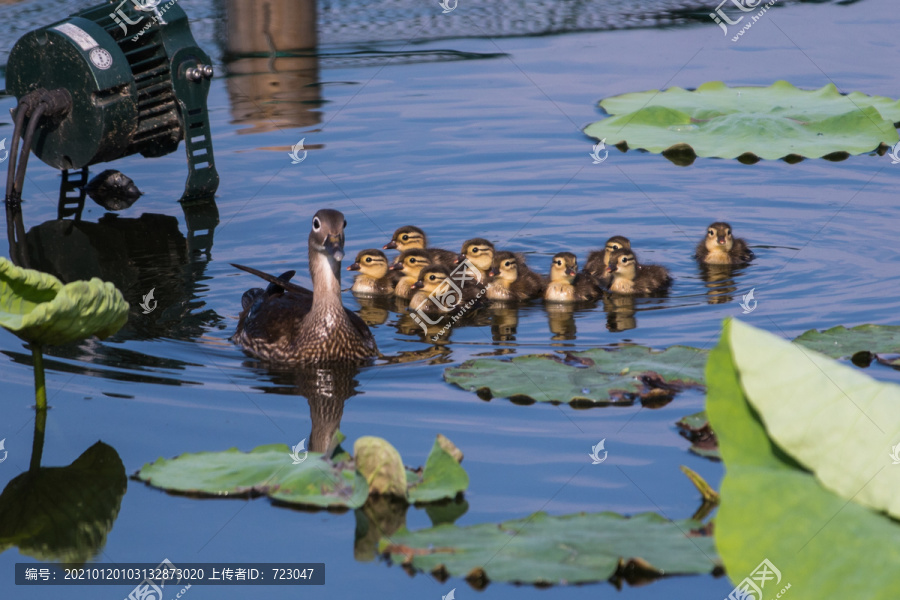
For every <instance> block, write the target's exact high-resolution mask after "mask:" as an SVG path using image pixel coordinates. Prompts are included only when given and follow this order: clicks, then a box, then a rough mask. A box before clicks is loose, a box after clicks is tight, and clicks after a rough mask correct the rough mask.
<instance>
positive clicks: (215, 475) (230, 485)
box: [136, 444, 369, 508]
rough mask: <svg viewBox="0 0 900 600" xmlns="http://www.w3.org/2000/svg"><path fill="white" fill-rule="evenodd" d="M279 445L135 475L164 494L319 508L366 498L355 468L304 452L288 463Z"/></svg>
mask: <svg viewBox="0 0 900 600" xmlns="http://www.w3.org/2000/svg"><path fill="white" fill-rule="evenodd" d="M293 462H294V461H293V460H292V458H291V450H290V448H288V447H287V446H286V445H284V444H269V445H266V446H259V447H257V448H254V449H253V450H251V451H250V452H241V451H240V450H238V449H237V448H231V449H229V450H225V451H223V452H197V453H196V454H182V455H181V456H178V457H175V458H172V459H168V460H167V459H164V458H159V459H158V460H157V461H156V462H154V463H148V464H146V465H144V467H143V468H142V469H141V470H140V471H139V472H138V473H137V475H136V477H137V478H138V479H139V480H141V481H144V482H146V483H148V484H150V485H152V486H154V487H158V488H161V489H164V490H166V491H170V492H180V493H184V494H198V495H211V496H256V495H266V496H269V497H270V498H272V499H274V500H277V501H279V502H284V503H286V504H296V505H300V506H309V507H319V508H341V507H344V508H358V507H360V506H362V505H363V504H364V503H365V501H366V498H367V497H368V496H369V487H368V485H367V484H366V480H365V478H364V477H363V476H362V475H360V474H359V473H358V472H357V471H356V470H355V469H352V468H347V467H345V466H344V465H343V464H340V463H339V464H335V463H333V462H331V461H330V460H329V459H328V458H326V457H324V456H323V455H322V454H319V453H316V452H310V453H309V454H308V456H307V457H306V459H305V460H303V462H301V463H299V464H293Z"/></svg>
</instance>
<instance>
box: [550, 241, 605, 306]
mask: <svg viewBox="0 0 900 600" xmlns="http://www.w3.org/2000/svg"><path fill="white" fill-rule="evenodd" d="M599 297H600V288H599V287H598V286H597V283H596V281H595V280H594V278H593V277H591V276H590V275H589V274H588V273H587V272H582V273H578V259H577V258H576V257H575V255H574V254H572V253H571V252H559V253H558V254H556V256H554V257H553V263H552V264H551V265H550V284H549V285H548V286H547V290H546V291H545V292H544V299H545V300H547V301H548V302H589V301H591V300H596V299H597V298H599Z"/></svg>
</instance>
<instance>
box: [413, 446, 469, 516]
mask: <svg viewBox="0 0 900 600" xmlns="http://www.w3.org/2000/svg"><path fill="white" fill-rule="evenodd" d="M441 438H443V439H441ZM448 444H449V447H450V448H452V449H455V450H456V452H458V453H459V457H460V460H461V458H462V452H459V450H458V449H456V446H454V445H453V442H451V441H450V440H448V439H447V438H445V437H444V436H441V435H439V436H438V438H437V439H436V440H434V446H432V448H431V452H430V453H429V454H428V459H427V460H426V461H425V468H424V469H422V470H420V471H408V472H407V476H408V477H407V481H408V483H409V494H408V495H409V500H410V502H417V503H418V502H436V501H438V500H445V499H448V498H455V497H456V495H457V494H459V493H460V492H464V491H465V490H466V488H468V487H469V475H468V474H467V473H466V470H465V469H463V468H462V467H461V466H460V464H459V461H458V460H457V459H456V458H455V457H454V456H453V454H451V452H450V451H448V450H447V447H448V446H447V445H448Z"/></svg>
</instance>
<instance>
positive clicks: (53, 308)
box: [0, 257, 128, 345]
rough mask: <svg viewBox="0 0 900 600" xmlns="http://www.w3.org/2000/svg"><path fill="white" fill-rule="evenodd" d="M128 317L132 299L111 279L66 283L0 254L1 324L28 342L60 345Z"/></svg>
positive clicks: (108, 331)
mask: <svg viewBox="0 0 900 600" xmlns="http://www.w3.org/2000/svg"><path fill="white" fill-rule="evenodd" d="M127 320H128V303H127V302H125V299H124V298H123V297H122V294H121V292H119V290H117V289H116V286H114V285H113V284H111V283H108V282H104V281H101V280H100V279H97V278H94V279H91V280H90V281H73V282H72V283H67V284H65V285H63V283H62V282H61V281H60V280H59V279H57V278H56V277H54V276H52V275H48V274H47V273H42V272H40V271H34V270H32V269H22V268H19V267H17V266H15V265H14V264H13V263H11V262H10V261H8V260H7V259H5V258H2V257H0V327H5V328H6V329H9V330H10V331H12V332H13V333H14V334H16V335H17V336H19V337H20V338H22V339H23V340H25V341H26V342H30V343H34V344H39V345H57V344H66V343H69V342H74V341H77V340H81V339H84V338H86V337H90V336H92V335H96V336H97V337H99V338H105V337H107V336H110V335H112V334H113V333H115V332H116V331H118V330H119V329H120V328H121V327H122V325H124V324H125V322H126V321H127Z"/></svg>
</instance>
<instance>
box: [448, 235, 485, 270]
mask: <svg viewBox="0 0 900 600" xmlns="http://www.w3.org/2000/svg"><path fill="white" fill-rule="evenodd" d="M463 260H468V261H469V262H470V263H472V264H473V265H475V266H476V267H478V269H479V270H480V271H482V272H484V273H487V272H488V271H490V270H491V267H492V266H493V264H494V245H493V244H492V243H490V242H489V241H487V240H486V239H484V238H472V239H471V240H468V241H467V242H466V243H465V244H463V246H462V252H461V253H460V255H459V258H457V259H456V262H457V264H458V263H461V262H462V261H463Z"/></svg>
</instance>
